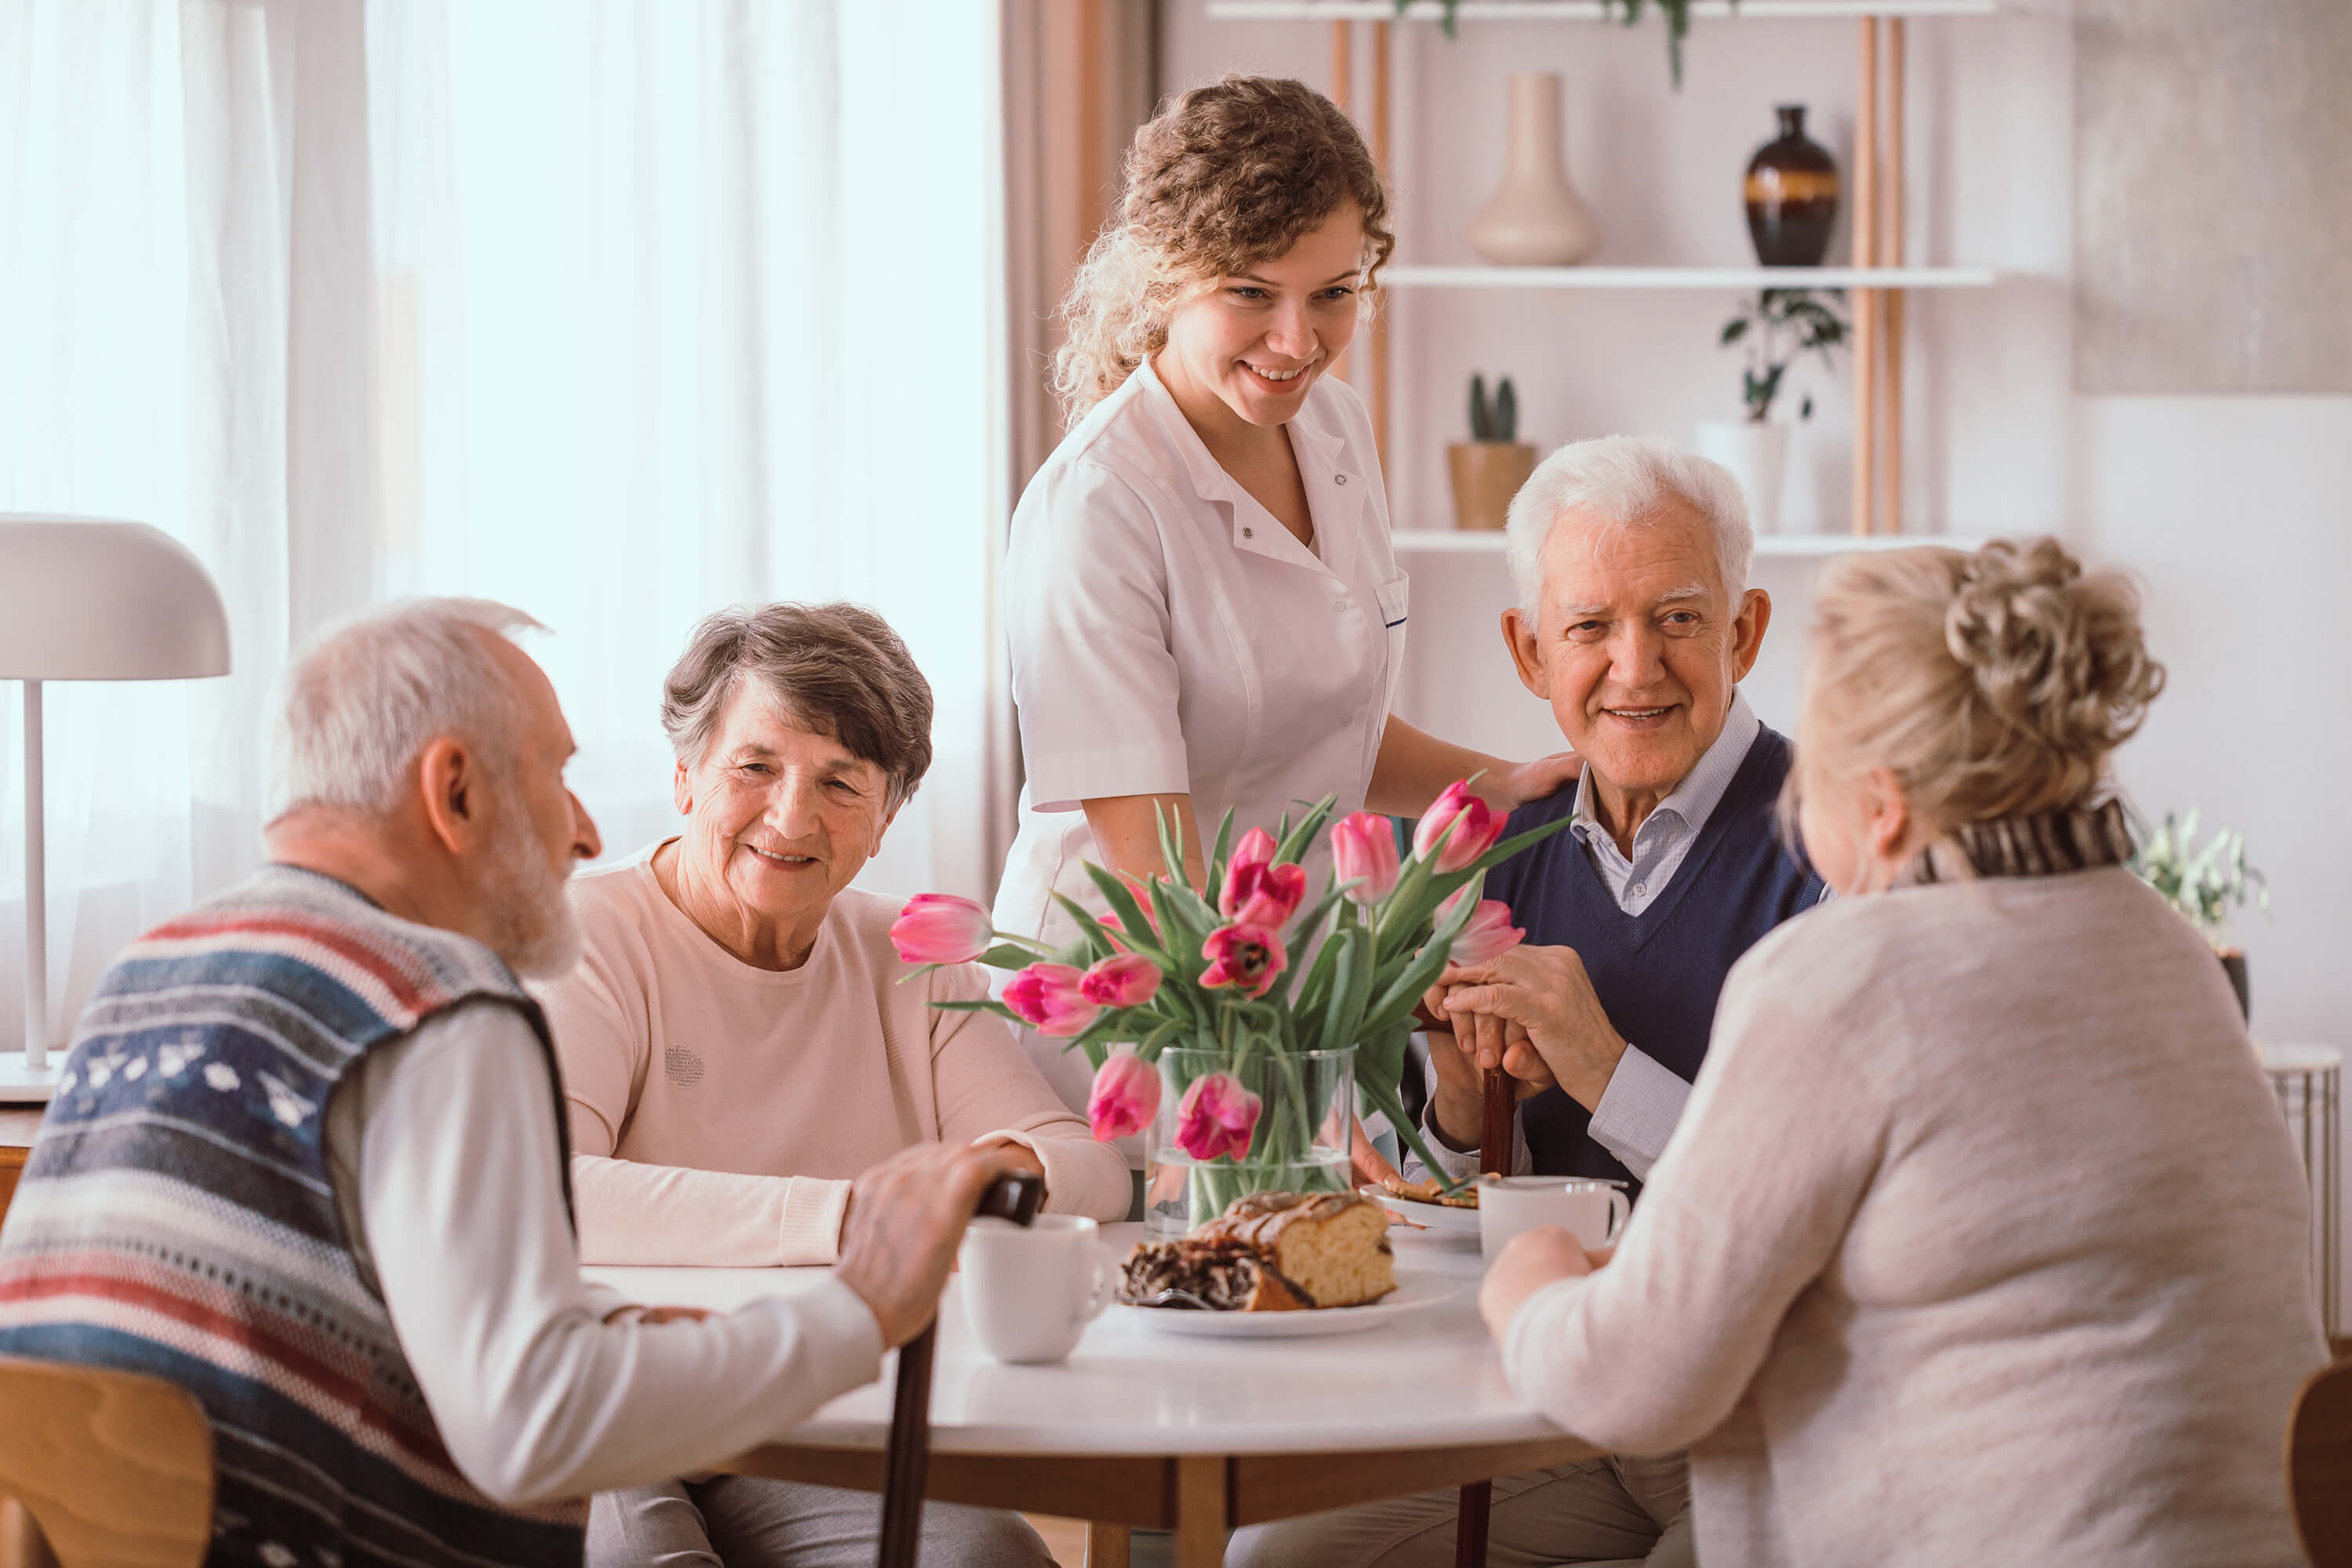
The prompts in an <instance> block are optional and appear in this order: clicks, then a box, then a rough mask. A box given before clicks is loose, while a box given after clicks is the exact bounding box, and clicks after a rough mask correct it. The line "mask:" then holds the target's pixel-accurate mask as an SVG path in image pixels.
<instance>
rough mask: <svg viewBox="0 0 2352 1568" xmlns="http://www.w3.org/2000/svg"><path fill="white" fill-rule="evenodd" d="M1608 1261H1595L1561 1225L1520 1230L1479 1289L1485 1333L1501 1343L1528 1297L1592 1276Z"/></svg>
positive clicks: (1480, 1311) (1479, 1308)
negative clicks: (1553, 1285)
mask: <svg viewBox="0 0 2352 1568" xmlns="http://www.w3.org/2000/svg"><path fill="white" fill-rule="evenodd" d="M1605 1261H1606V1259H1605V1258H1601V1259H1595V1258H1592V1257H1591V1255H1590V1254H1588V1253H1587V1252H1586V1251H1585V1250H1584V1248H1583V1247H1580V1246H1578V1245H1577V1241H1576V1237H1573V1236H1571V1235H1570V1234H1569V1233H1568V1232H1567V1231H1565V1230H1563V1229H1561V1228H1560V1227H1559V1226H1556V1225H1547V1226H1538V1228H1536V1229H1534V1230H1525V1231H1521V1232H1520V1233H1519V1234H1518V1235H1517V1236H1515V1237H1511V1240H1510V1245H1509V1246H1507V1247H1504V1248H1503V1255H1502V1256H1501V1257H1500V1258H1496V1259H1495V1261H1494V1263H1493V1264H1492V1265H1490V1266H1489V1267H1488V1268H1487V1269H1486V1280H1485V1281H1484V1282H1483V1283H1482V1284H1480V1285H1479V1287H1478V1315H1479V1316H1480V1317H1482V1318H1484V1319H1486V1331H1487V1332H1489V1333H1491V1334H1493V1335H1494V1336H1495V1342H1496V1344H1500V1343H1502V1342H1503V1336H1504V1335H1505V1334H1506V1333H1508V1332H1509V1331H1510V1328H1511V1320H1512V1319H1513V1318H1515V1317H1517V1316H1518V1311H1519V1309H1520V1308H1521V1307H1522V1306H1525V1305H1526V1304H1527V1300H1528V1297H1530V1296H1532V1295H1534V1294H1535V1293H1536V1292H1537V1291H1538V1290H1540V1289H1543V1288H1544V1287H1545V1286H1547V1285H1549V1284H1551V1283H1553V1282H1554V1281H1555V1280H1559V1279H1579V1278H1580V1277H1582V1276H1584V1275H1587V1274H1590V1273H1591V1272H1592V1271H1593V1269H1595V1268H1598V1267H1600V1264H1601V1262H1605Z"/></svg>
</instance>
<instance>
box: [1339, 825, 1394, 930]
mask: <svg viewBox="0 0 2352 1568" xmlns="http://www.w3.org/2000/svg"><path fill="white" fill-rule="evenodd" d="M1331 864H1332V866H1333V867H1334V868H1336V869H1337V870H1338V872H1339V880H1341V881H1343V882H1356V883H1360V886H1358V887H1353V888H1350V889H1348V897H1349V898H1350V899H1352V900H1355V901H1356V902H1357V903H1359V904H1360V905H1362V906H1363V907H1364V908H1366V909H1370V908H1371V907H1372V906H1373V905H1374V904H1377V903H1379V902H1380V901H1381V900H1382V899H1385V898H1387V897H1388V896H1389V894H1390V892H1391V891H1392V890H1393V889H1395V887H1396V885H1397V871H1398V867H1397V845H1396V824H1394V823H1392V822H1391V821H1390V820H1389V819H1388V818H1387V817H1385V816H1381V815H1380V814H1379V813H1378V812H1372V811H1360V812H1358V813H1356V814H1355V815H1354V816H1343V817H1341V818H1340V819H1339V821H1337V822H1335V823H1333V824H1332V825H1331Z"/></svg>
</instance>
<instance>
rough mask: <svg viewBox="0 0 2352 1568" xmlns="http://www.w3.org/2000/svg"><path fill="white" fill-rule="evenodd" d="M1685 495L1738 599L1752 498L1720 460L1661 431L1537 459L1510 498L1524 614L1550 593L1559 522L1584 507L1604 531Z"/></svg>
mask: <svg viewBox="0 0 2352 1568" xmlns="http://www.w3.org/2000/svg"><path fill="white" fill-rule="evenodd" d="M1673 500H1680V501H1682V502H1683V503H1684V504H1685V505H1686V506H1688V507H1689V508H1690V509H1691V510H1694V511H1696V512H1697V513H1698V515H1699V516H1700V518H1701V519H1703V520H1704V521H1706V526H1707V529H1708V531H1710V532H1712V533H1713V534H1714V535H1715V553H1716V560H1717V563H1718V564H1720V565H1721V567H1722V569H1723V588H1724V592H1725V593H1727V594H1728V595H1731V598H1732V600H1733V602H1734V603H1735V604H1737V603H1738V598H1739V595H1741V594H1742V593H1744V592H1745V591H1746V590H1747V587H1748V559H1749V557H1750V556H1752V555H1753V554H1754V553H1755V552H1756V534H1755V531H1754V530H1752V529H1750V528H1749V527H1748V500H1747V498H1746V497H1745V496H1743V495H1741V494H1740V493H1739V481H1738V479H1733V478H1732V477H1731V471H1730V470H1729V469H1728V468H1725V467H1724V466H1723V465H1722V464H1720V463H1711V462H1709V461H1707V459H1706V458H1702V457H1699V456H1697V455H1696V454H1695V453H1691V452H1685V451H1682V450H1680V449H1679V448H1677V447H1675V445H1674V444H1673V443H1672V442H1669V441H1662V440H1660V439H1658V438H1657V437H1654V436H1604V437H1601V438H1600V439H1599V440H1595V441H1576V442H1571V443H1570V444H1569V445H1568V446H1565V447H1561V448H1559V450H1558V451H1556V452H1554V453H1553V454H1552V455H1551V456H1550V457H1549V458H1545V459H1544V460H1543V461H1542V462H1541V463H1539V464H1538V465H1537V467H1536V471H1535V472H1534V473H1532V474H1530V475H1528V482H1527V483H1526V484H1523V485H1521V486H1520V487H1519V493H1518V494H1517V495H1515V496H1513V497H1512V498H1511V510H1510V518H1509V521H1508V522H1507V524H1506V526H1507V529H1508V530H1509V532H1508V535H1507V539H1506V541H1505V543H1506V548H1507V552H1508V554H1509V557H1510V563H1511V581H1512V583H1513V584H1515V585H1516V586H1517V589H1518V592H1519V613H1520V614H1521V615H1523V616H1528V618H1529V619H1533V618H1534V617H1535V616H1536V614H1537V609H1538V603H1539V601H1540V600H1541V599H1542V597H1543V552H1544V543H1545V542H1546V541H1548V540H1549V539H1550V538H1551V531H1552V528H1553V526H1554V525H1555V524H1557V523H1558V522H1559V520H1560V519H1561V518H1562V517H1563V516H1565V515H1567V514H1568V513H1569V512H1571V511H1583V512H1587V513H1589V514H1590V515H1591V519H1592V521H1595V522H1597V523H1598V524H1599V525H1600V526H1601V527H1602V528H1604V529H1612V530H1613V529H1623V528H1641V527H1646V526H1647V525H1649V524H1651V523H1654V522H1655V521H1657V520H1658V515H1659V513H1660V512H1661V511H1662V510H1664V508H1665V506H1666V505H1667V503H1668V502H1669V501H1673Z"/></svg>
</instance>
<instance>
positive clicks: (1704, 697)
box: [1504, 501, 1771, 794]
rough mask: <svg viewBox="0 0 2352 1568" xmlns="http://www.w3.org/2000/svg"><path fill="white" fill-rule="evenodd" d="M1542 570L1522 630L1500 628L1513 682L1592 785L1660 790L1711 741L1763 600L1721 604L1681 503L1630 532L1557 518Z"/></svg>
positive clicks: (1748, 661) (1760, 630)
mask: <svg viewBox="0 0 2352 1568" xmlns="http://www.w3.org/2000/svg"><path fill="white" fill-rule="evenodd" d="M1542 563H1543V591H1542V595H1541V598H1540V600H1539V602H1538V606H1537V615H1536V622H1535V625H1534V626H1528V624H1527V622H1526V620H1525V617H1523V616H1520V615H1519V614H1518V612H1517V611H1513V612H1511V613H1510V614H1509V615H1507V616H1506V617H1505V623H1504V624H1505V627H1506V632H1507V636H1508V637H1509V638H1510V641H1511V651H1512V656H1513V658H1514V659H1515V660H1517V664H1518V667H1519V679H1521V680H1522V681H1524V682H1525V683H1526V684H1527V687H1528V690H1530V691H1532V692H1534V693H1535V694H1536V695H1537V696H1538V697H1541V698H1543V699H1545V700H1547V701H1549V703H1550V704H1551V710H1552V716H1553V717H1554V718H1555V719H1556V720H1558V721H1559V730H1560V733H1561V734H1563V735H1565V736H1567V737H1568V740H1569V743H1570V745H1572V746H1574V747H1575V748H1576V750H1577V752H1579V754H1580V755H1581V756H1582V757H1583V758H1584V763H1585V766H1586V767H1588V768H1590V769H1591V770H1592V771H1593V772H1594V773H1597V774H1599V776H1600V782H1602V783H1605V784H1613V785H1615V786H1616V787H1617V788H1619V789H1622V790H1631V791H1640V792H1644V793H1656V794H1664V792H1666V791H1668V790H1671V789H1673V788H1674V786H1675V785H1676V784H1680V783H1681V782H1682V781H1683V779H1684V778H1685V776H1687V775H1688V774H1689V773H1690V771H1691V769H1692V768H1694V767H1696V766H1697V764H1698V760H1699V758H1700V757H1702V756H1704V755H1705V754H1706V749H1707V748H1708V747H1709V746H1711V745H1713V744H1714V743H1715V741H1716V737H1717V736H1718V735H1720V734H1721V733H1722V732H1723V721H1724V720H1725V718H1726V717H1727V715H1728V714H1729V713H1730V711H1731V699H1732V694H1733V688H1734V687H1736V686H1737V685H1738V682H1739V680H1740V679H1741V678H1743V677H1744V676H1746V675H1747V673H1748V670H1749V668H1752V667H1753V666H1754V664H1755V662H1756V651H1757V649H1758V648H1759V647H1760V646H1761V645H1762V642H1763V637H1764V627H1765V626H1766V624H1767V622H1769V619H1770V618H1771V601H1770V599H1769V598H1768V597H1767V596H1766V595H1765V594H1764V593H1763V592H1762V591H1761V590H1760V589H1752V588H1751V589H1749V590H1748V592H1746V593H1745V594H1743V595H1741V596H1740V599H1739V601H1738V603H1737V604H1734V603H1733V602H1732V599H1731V596H1730V595H1729V594H1728V593H1727V591H1726V589H1725V586H1724V582H1723V571H1722V567H1721V565H1720V564H1719V563H1718V562H1717V556H1716V550H1715V541H1714V538H1713V536H1712V533H1711V531H1710V530H1709V529H1708V527H1707V525H1706V521H1705V520H1704V519H1703V518H1701V517H1700V516H1699V515H1698V513H1697V512H1696V511H1695V510H1692V509H1691V508H1689V507H1688V506H1687V505H1685V504H1684V503H1682V502H1680V501H1675V502H1671V503H1670V504H1669V507H1668V510H1666V511H1665V512H1664V514H1663V515H1661V516H1660V517H1659V518H1658V519H1657V520H1656V521H1654V522H1650V523H1647V524H1644V525H1639V526H1634V527H1629V528H1612V527H1606V526H1599V525H1597V524H1596V520H1594V519H1592V518H1591V517H1589V516H1587V515H1585V514H1583V513H1581V512H1576V511H1571V512H1568V513H1566V514H1564V515H1563V516H1561V518H1560V519H1559V521H1558V522H1556V523H1554V524H1553V526H1552V531H1551V536H1550V538H1549V540H1547V541H1546V542H1545V544H1544V551H1543V557H1542Z"/></svg>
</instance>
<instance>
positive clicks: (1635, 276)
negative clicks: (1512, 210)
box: [1381, 264, 2000, 293]
mask: <svg viewBox="0 0 2352 1568" xmlns="http://www.w3.org/2000/svg"><path fill="white" fill-rule="evenodd" d="M1999 281H2000V275H1999V274H1998V273H1996V272H1994V271H1993V270H1992V269H1991V268H1986V267H1488V266H1485V265H1479V264H1472V265H1467V266H1461V267H1399V266H1391V267H1385V268H1381V287H1382V288H1384V289H1738V290H1739V291H1741V292H1743V293H1744V292H1746V291H1747V290H1748V289H1990V288H1991V287H1992V286H1993V285H1994V284H1995V283H1998V282H1999Z"/></svg>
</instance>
